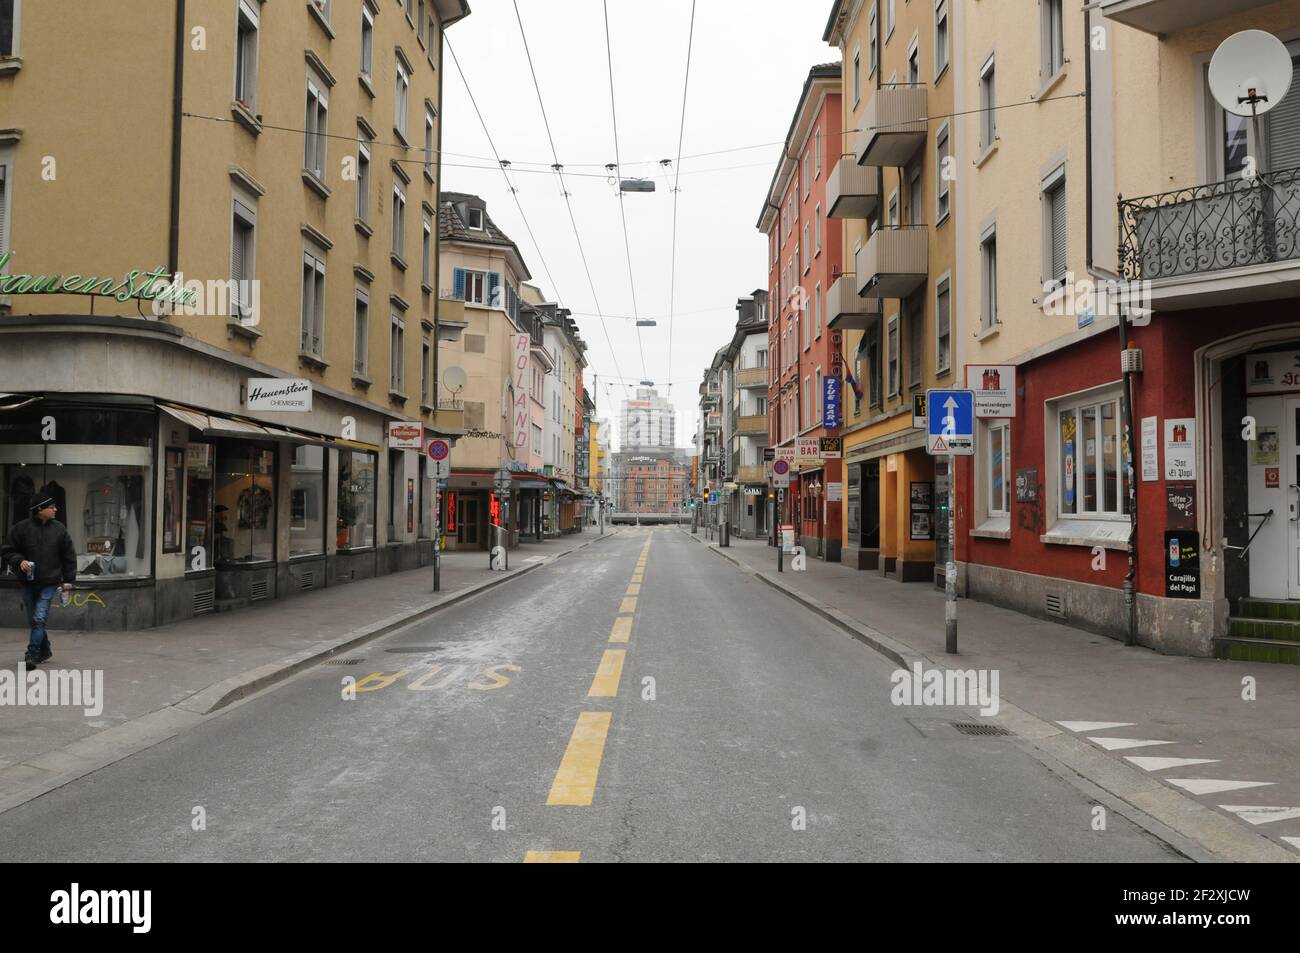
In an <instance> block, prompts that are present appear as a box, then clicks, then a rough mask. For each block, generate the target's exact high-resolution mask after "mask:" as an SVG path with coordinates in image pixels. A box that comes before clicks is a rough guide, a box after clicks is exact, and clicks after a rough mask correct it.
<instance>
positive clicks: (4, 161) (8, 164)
mask: <svg viewBox="0 0 1300 953" xmlns="http://www.w3.org/2000/svg"><path fill="white" fill-rule="evenodd" d="M13 209H14V147H13V146H0V256H3V255H4V254H5V253H6V252H8V251H9V250H10V248H11V247H12V245H11V243H10V240H9V236H10V233H11V231H12V229H13V224H12V223H13V220H14V217H13ZM0 274H10V270H9V265H7V264H6V265H5V266H4V267H3V268H0Z"/></svg>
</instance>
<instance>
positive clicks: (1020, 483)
mask: <svg viewBox="0 0 1300 953" xmlns="http://www.w3.org/2000/svg"><path fill="white" fill-rule="evenodd" d="M1016 502H1017V503H1037V502H1038V468H1037V467H1029V468H1027V469H1024V470H1017V471H1016Z"/></svg>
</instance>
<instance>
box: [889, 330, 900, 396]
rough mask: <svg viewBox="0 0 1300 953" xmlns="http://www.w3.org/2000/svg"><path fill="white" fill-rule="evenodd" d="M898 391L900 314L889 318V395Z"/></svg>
mask: <svg viewBox="0 0 1300 953" xmlns="http://www.w3.org/2000/svg"><path fill="white" fill-rule="evenodd" d="M897 393H898V315H894V316H893V317H891V318H890V319H889V396H890V397H893V396H894V395H895V394H897Z"/></svg>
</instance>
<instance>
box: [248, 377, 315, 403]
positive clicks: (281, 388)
mask: <svg viewBox="0 0 1300 953" xmlns="http://www.w3.org/2000/svg"><path fill="white" fill-rule="evenodd" d="M245 406H246V407H247V408H248V409H249V410H298V411H309V410H311V381H309V380H304V379H302V378H297V377H250V378H249V379H248V401H247V403H246V404H245Z"/></svg>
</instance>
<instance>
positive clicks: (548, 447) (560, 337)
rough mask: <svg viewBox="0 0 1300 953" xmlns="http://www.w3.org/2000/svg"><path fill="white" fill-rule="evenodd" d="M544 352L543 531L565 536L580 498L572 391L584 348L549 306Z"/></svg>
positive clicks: (568, 322)
mask: <svg viewBox="0 0 1300 953" xmlns="http://www.w3.org/2000/svg"><path fill="white" fill-rule="evenodd" d="M543 327H544V331H545V341H546V349H547V351H548V352H549V353H550V355H551V359H552V361H553V363H554V365H555V367H554V370H553V371H552V372H551V374H550V375H549V376H548V377H547V379H546V381H547V383H546V387H547V399H546V431H545V434H544V435H543V440H544V446H545V461H544V462H545V472H546V475H547V476H548V477H549V478H551V482H552V486H553V491H552V492H551V494H550V496H549V498H548V508H547V525H548V529H547V532H548V533H549V534H550V535H557V536H558V535H559V534H561V533H571V532H574V531H575V530H577V529H578V528H579V519H580V513H581V508H582V496H581V493H580V492H579V491H578V490H577V488H576V484H575V479H576V478H575V467H576V463H577V430H578V426H579V423H580V413H581V403H580V397H579V391H578V389H577V388H578V387H580V386H581V382H582V369H583V368H584V367H586V366H587V361H586V358H585V357H584V354H585V352H586V350H587V345H586V344H585V343H584V342H583V340H582V338H581V337H579V336H578V327H577V325H576V324H574V323H573V319H572V318H571V317H569V312H568V311H567V310H566V309H563V308H556V307H551V308H550V309H549V311H548V312H547V316H546V320H545V322H544V323H543Z"/></svg>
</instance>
